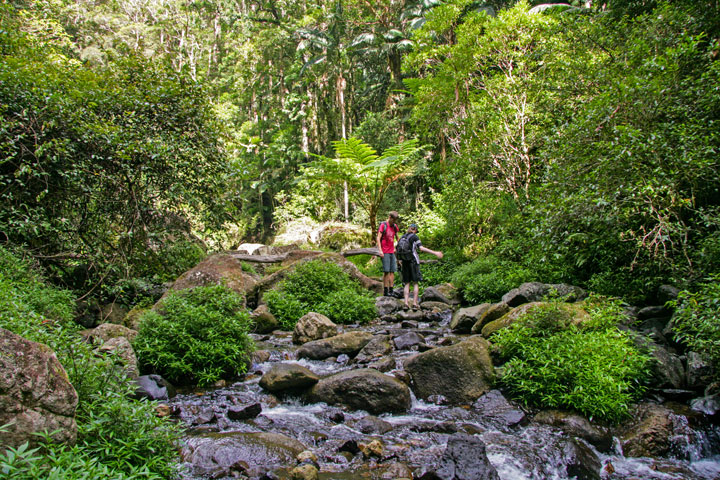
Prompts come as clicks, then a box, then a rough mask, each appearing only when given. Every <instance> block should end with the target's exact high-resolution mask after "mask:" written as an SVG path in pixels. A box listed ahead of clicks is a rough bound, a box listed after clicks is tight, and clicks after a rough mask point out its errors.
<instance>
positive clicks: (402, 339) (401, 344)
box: [393, 332, 425, 350]
mask: <svg viewBox="0 0 720 480" xmlns="http://www.w3.org/2000/svg"><path fill="white" fill-rule="evenodd" d="M424 341H425V339H424V338H423V337H422V335H419V334H418V333H416V332H408V333H405V334H402V335H400V336H397V337H395V338H394V339H393V343H394V344H395V349H397V350H409V349H410V348H412V347H414V346H415V345H419V344H420V343H422V342H424Z"/></svg>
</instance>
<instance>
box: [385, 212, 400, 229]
mask: <svg viewBox="0 0 720 480" xmlns="http://www.w3.org/2000/svg"><path fill="white" fill-rule="evenodd" d="M399 218H400V214H399V213H398V212H396V211H395V210H393V211H391V212H390V213H388V222H389V223H390V224H391V225H395V224H396V223H398V219H399Z"/></svg>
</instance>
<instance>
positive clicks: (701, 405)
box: [690, 394, 720, 417]
mask: <svg viewBox="0 0 720 480" xmlns="http://www.w3.org/2000/svg"><path fill="white" fill-rule="evenodd" d="M690 408H692V409H693V410H694V411H696V412H700V413H704V414H705V415H709V416H711V417H712V416H716V415H717V414H718V412H720V395H718V394H715V395H708V396H705V397H701V398H696V399H693V400H692V401H691V402H690Z"/></svg>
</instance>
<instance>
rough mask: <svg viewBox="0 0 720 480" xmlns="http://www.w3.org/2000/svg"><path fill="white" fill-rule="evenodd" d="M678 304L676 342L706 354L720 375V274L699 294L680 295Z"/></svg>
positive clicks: (713, 277) (674, 316)
mask: <svg viewBox="0 0 720 480" xmlns="http://www.w3.org/2000/svg"><path fill="white" fill-rule="evenodd" d="M674 303H675V306H676V310H675V314H674V315H673V320H672V323H673V330H674V331H675V335H676V339H677V340H679V341H681V342H683V343H685V344H687V346H688V347H690V349H692V350H695V351H696V352H702V353H704V354H705V355H707V356H708V358H709V359H710V360H711V361H712V363H713V364H714V365H715V374H716V375H718V372H720V369H719V367H720V321H719V319H720V275H714V276H712V277H710V278H709V279H708V281H707V282H706V283H702V284H701V285H699V286H698V290H697V291H696V292H689V291H687V290H685V291H682V292H680V295H679V296H678V299H677V301H676V302H674Z"/></svg>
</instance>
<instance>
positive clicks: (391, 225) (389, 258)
mask: <svg viewBox="0 0 720 480" xmlns="http://www.w3.org/2000/svg"><path fill="white" fill-rule="evenodd" d="M399 217H400V215H399V214H398V212H396V211H394V210H393V211H392V212H390V213H388V219H387V220H386V221H384V222H382V223H380V227H379V228H378V234H377V248H378V251H379V252H380V258H381V259H382V264H383V296H385V297H387V296H390V294H391V293H392V290H393V286H394V285H395V272H397V260H396V258H395V238H396V237H397V235H398V231H399V230H400V227H399V226H398V218H399Z"/></svg>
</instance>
